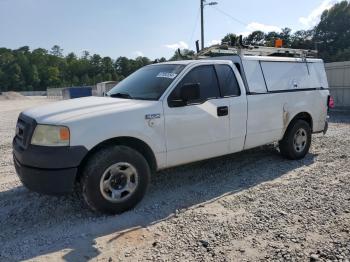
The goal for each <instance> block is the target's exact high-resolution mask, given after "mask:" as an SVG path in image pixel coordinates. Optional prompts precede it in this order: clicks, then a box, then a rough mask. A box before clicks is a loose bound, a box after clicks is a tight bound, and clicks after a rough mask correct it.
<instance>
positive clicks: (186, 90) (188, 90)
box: [180, 83, 200, 104]
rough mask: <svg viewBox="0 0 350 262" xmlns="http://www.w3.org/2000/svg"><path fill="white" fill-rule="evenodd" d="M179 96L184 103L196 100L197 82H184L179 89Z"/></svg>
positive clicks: (197, 94)
mask: <svg viewBox="0 0 350 262" xmlns="http://www.w3.org/2000/svg"><path fill="white" fill-rule="evenodd" d="M180 98H181V100H182V101H184V102H185V103H186V104H187V102H189V101H193V100H198V99H199V98H200V89H199V83H189V84H184V85H183V86H182V87H181V89H180Z"/></svg>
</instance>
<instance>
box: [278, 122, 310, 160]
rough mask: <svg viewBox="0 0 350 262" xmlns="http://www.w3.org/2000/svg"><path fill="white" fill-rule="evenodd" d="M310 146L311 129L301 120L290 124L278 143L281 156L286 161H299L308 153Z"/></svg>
mask: <svg viewBox="0 0 350 262" xmlns="http://www.w3.org/2000/svg"><path fill="white" fill-rule="evenodd" d="M310 145H311V127H310V125H309V124H308V123H307V122H306V121H304V120H301V119H298V120H296V121H294V122H292V123H291V124H290V125H289V127H288V129H287V131H286V133H285V134H284V137H283V139H282V140H281V141H280V142H279V148H280V152H281V154H282V156H284V157H286V158H288V159H301V158H304V157H305V155H306V154H307V153H308V152H309V149H310Z"/></svg>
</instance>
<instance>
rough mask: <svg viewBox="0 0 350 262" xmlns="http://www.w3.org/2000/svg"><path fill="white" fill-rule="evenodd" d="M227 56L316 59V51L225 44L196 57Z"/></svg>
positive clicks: (208, 48)
mask: <svg viewBox="0 0 350 262" xmlns="http://www.w3.org/2000/svg"><path fill="white" fill-rule="evenodd" d="M228 55H240V56H279V57H299V58H313V57H317V51H315V50H305V49H292V48H283V47H266V46H243V45H242V46H229V45H227V44H223V45H213V46H211V47H207V48H205V49H203V50H201V51H200V52H198V53H197V54H196V57H197V58H206V57H216V56H228Z"/></svg>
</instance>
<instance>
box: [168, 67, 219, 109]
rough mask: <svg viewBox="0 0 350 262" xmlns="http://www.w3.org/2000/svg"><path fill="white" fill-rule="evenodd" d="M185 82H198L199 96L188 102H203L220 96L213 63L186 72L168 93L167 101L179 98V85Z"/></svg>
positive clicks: (185, 83)
mask: <svg viewBox="0 0 350 262" xmlns="http://www.w3.org/2000/svg"><path fill="white" fill-rule="evenodd" d="M187 84H199V91H200V92H199V93H200V98H199V99H198V100H195V101H189V104H196V103H203V102H205V101H207V100H209V99H213V98H219V97H220V91H219V84H218V80H217V76H216V73H215V69H214V66H213V65H203V66H198V67H196V68H194V69H192V70H191V71H190V72H189V73H187V75H185V77H184V78H183V79H182V80H181V82H180V83H179V84H178V85H177V87H176V88H175V89H174V90H173V91H172V93H171V94H170V96H169V98H168V103H169V101H172V100H177V99H180V90H181V87H182V86H183V85H187ZM170 104H171V103H169V105H170Z"/></svg>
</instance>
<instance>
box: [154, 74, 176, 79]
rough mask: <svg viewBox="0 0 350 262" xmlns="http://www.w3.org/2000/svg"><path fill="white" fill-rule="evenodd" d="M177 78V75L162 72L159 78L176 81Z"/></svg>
mask: <svg viewBox="0 0 350 262" xmlns="http://www.w3.org/2000/svg"><path fill="white" fill-rule="evenodd" d="M176 76H177V74H175V73H168V72H160V73H159V74H158V75H157V77H163V78H170V79H174V78H175V77H176Z"/></svg>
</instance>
